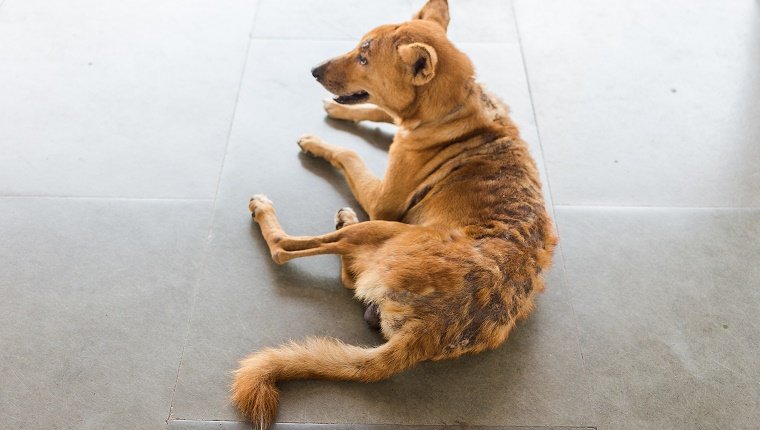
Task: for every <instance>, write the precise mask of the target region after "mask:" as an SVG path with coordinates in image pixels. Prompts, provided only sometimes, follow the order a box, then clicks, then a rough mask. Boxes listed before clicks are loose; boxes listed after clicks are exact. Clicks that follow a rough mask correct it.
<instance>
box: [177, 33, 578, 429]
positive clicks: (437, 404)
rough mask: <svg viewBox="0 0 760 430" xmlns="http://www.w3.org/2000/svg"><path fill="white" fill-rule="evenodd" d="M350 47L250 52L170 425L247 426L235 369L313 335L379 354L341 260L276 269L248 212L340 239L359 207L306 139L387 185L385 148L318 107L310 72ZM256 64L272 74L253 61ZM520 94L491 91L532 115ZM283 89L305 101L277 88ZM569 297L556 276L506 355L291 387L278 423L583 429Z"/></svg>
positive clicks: (273, 47) (502, 82)
mask: <svg viewBox="0 0 760 430" xmlns="http://www.w3.org/2000/svg"><path fill="white" fill-rule="evenodd" d="M348 46H349V45H348V44H347V43H344V42H319V43H315V42H303V41H264V40H255V41H254V42H253V44H252V46H251V50H250V58H249V64H250V65H251V67H250V68H249V71H248V73H247V74H246V76H245V80H244V82H243V85H242V90H241V91H242V94H241V98H240V101H239V105H238V108H237V118H236V122H235V128H234V129H233V131H232V139H231V141H230V146H229V150H228V154H227V160H226V163H225V170H224V174H223V176H222V182H221V187H220V191H219V200H218V208H217V215H216V223H215V225H214V240H213V242H212V243H211V246H210V250H209V257H208V258H209V264H208V271H207V273H206V274H205V276H204V277H203V278H202V281H201V283H200V285H201V288H200V290H199V295H198V300H197V305H196V309H195V314H194V317H193V321H192V323H191V326H190V337H189V341H188V345H187V348H186V350H185V357H184V360H183V365H182V369H181V371H180V377H179V382H178V385H177V394H176V397H175V402H174V409H173V413H172V418H177V419H193V420H211V419H219V418H222V419H228V420H234V419H240V417H239V415H238V414H237V413H236V411H235V410H234V409H233V408H232V407H231V406H230V405H229V404H228V384H229V372H230V371H232V370H234V368H235V365H236V362H237V360H239V359H240V358H242V357H243V356H245V355H246V354H248V353H250V352H251V351H253V350H255V349H257V348H260V347H263V346H270V345H277V344H280V343H282V342H285V341H287V340H288V339H291V338H292V339H299V338H303V337H305V336H309V335H320V336H333V337H337V338H340V339H342V340H344V341H346V342H348V343H352V344H373V343H377V342H379V341H380V339H379V337H378V336H377V335H376V334H375V333H373V332H372V331H370V330H369V329H368V328H367V327H366V324H365V323H364V321H363V319H362V312H361V308H360V305H359V304H358V303H357V302H355V301H353V300H352V299H351V294H350V293H349V292H348V291H346V290H344V289H343V287H341V286H340V283H339V277H338V276H339V266H338V260H337V258H335V257H329V256H328V257H319V258H311V259H305V260H298V261H293V262H291V263H288V264H287V265H286V266H283V267H277V266H276V265H274V264H273V263H272V262H271V260H270V259H269V252H268V250H267V248H266V246H265V245H264V242H263V241H262V240H261V238H260V233H259V229H258V227H257V226H256V225H255V224H253V223H252V221H251V220H250V215H249V214H248V212H247V201H248V197H249V196H250V195H251V194H253V193H258V192H266V193H267V194H268V195H269V197H270V198H272V199H273V200H274V202H275V205H276V207H277V210H278V214H279V216H280V219H281V222H282V224H283V226H284V228H286V229H287V230H289V231H290V232H292V233H293V234H320V233H325V232H328V231H329V230H331V229H332V228H333V222H332V219H333V215H334V214H335V211H336V210H337V209H339V208H341V207H343V206H346V205H347V204H349V205H352V206H354V207H357V205H356V203H354V202H353V200H352V199H351V198H350V197H349V196H348V190H347V187H346V186H345V185H344V184H343V180H342V179H341V178H339V176H338V174H336V173H335V172H334V171H333V169H332V168H331V167H329V166H328V165H326V164H325V163H324V162H322V161H320V160H314V159H311V158H308V157H303V156H300V155H299V153H298V152H299V151H298V147H297V146H296V144H295V137H296V136H297V135H298V134H300V133H302V132H312V133H316V134H318V135H320V136H322V137H324V138H325V139H326V140H328V141H331V142H333V143H336V144H340V145H343V146H348V147H352V148H355V149H356V150H357V151H359V152H360V153H361V154H363V155H365V156H366V158H367V160H368V162H369V163H370V165H371V167H372V168H373V170H375V171H377V172H378V173H381V172H382V170H383V166H384V163H385V151H384V150H382V149H381V148H378V146H381V145H379V144H380V143H382V139H380V138H379V137H378V136H379V135H378V134H377V133H378V132H377V131H372V128H371V127H372V126H371V125H370V126H359V127H358V128H357V127H354V126H347V125H345V124H343V125H340V124H336V123H335V122H333V121H326V120H325V118H324V113H323V112H322V110H321V103H320V99H321V98H322V97H324V96H325V95H326V93H325V92H324V90H322V89H321V88H320V87H319V86H318V85H316V84H315V83H314V82H313V78H312V77H311V76H310V75H309V73H308V70H309V66H310V65H312V64H317V63H318V62H319V61H321V60H322V59H324V58H327V57H329V56H331V55H336V54H337V53H339V52H341V51H342V50H344V49H347V48H348ZM474 48H475V49H473V56H474V60H475V61H476V63H479V64H482V65H483V67H484V68H486V69H489V70H493V69H497V67H498V66H499V65H500V63H502V62H503V61H504V60H503V59H499V60H494V59H496V58H499V56H498V54H499V53H500V52H510V51H506V50H504V49H503V48H504V47H503V46H501V45H495V46H475V47H474ZM256 58H268V59H269V61H267V62H256V61H254V59H256ZM515 61H519V56H518V57H516V58H515ZM502 70H504V69H502ZM492 75H494V76H493V77H496V76H495V75H496V74H495V73H493V72H492ZM512 76H514V75H512ZM520 79H522V78H520ZM514 81H515V79H514V78H510V75H507V76H506V77H505V76H504V75H502V77H501V78H500V79H498V78H497V79H495V80H494V81H492V82H493V84H494V85H492V88H493V89H494V90H496V91H498V92H500V93H502V94H503V93H505V92H510V91H512V92H514V94H515V95H516V96H517V97H515V98H516V99H517V100H522V101H523V102H524V103H525V104H528V100H527V93H526V92H524V89H523V92H520V91H519V90H518V88H519V86H518V84H519V83H520V82H521V81H519V80H517V84H516V83H515V82H514ZM283 82H284V83H288V84H289V86H292V87H294V88H297V89H298V91H295V90H291V89H290V88H289V87H288V86H284V85H282V84H279V83H283ZM521 97H522V98H521ZM262 100H267V102H266V103H262V102H261V101H262ZM271 112H286V114H284V115H282V116H276V115H271ZM294 118H297V121H296V123H297V127H298V129H296V130H294V128H295V126H294ZM264 124H266V128H265V126H264ZM336 125H340V127H334V126H336ZM338 128H342V129H344V130H341V129H338ZM528 129H529V128H528ZM346 131H352V132H348V133H347V132H346ZM356 134H359V136H357V135H356ZM362 137H363V138H362ZM366 139H368V140H369V142H367V141H365V140H366ZM268 166H277V169H276V170H271V169H270V168H268ZM283 178H287V180H283ZM563 293H564V289H563V286H562V276H561V269H558V271H557V272H553V274H552V278H551V280H550V282H549V291H548V293H547V294H546V295H544V296H543V297H542V298H541V302H540V306H539V311H538V312H537V313H536V315H535V317H534V318H532V319H531V320H530V321H529V322H528V323H527V324H525V325H524V326H521V327H519V328H518V330H517V331H516V332H515V334H514V336H513V338H512V339H511V341H510V343H509V346H507V347H505V348H502V349H499V350H498V351H496V352H493V353H489V354H483V355H481V356H478V357H469V358H466V359H462V360H458V361H456V362H448V363H435V364H426V365H422V366H420V367H419V368H417V369H414V370H412V371H410V372H407V373H405V374H404V375H400V376H398V377H396V378H393V379H391V380H390V381H387V382H383V383H378V384H371V385H365V384H348V383H337V382H324V381H312V382H294V383H288V384H283V386H282V389H283V393H282V403H281V406H280V414H279V416H278V418H277V420H278V421H282V422H316V423H386V424H393V423H404V424H428V425H431V424H440V423H448V424H456V423H460V422H461V423H469V424H481V425H527V424H532V425H583V424H588V423H589V422H591V418H590V414H589V411H590V408H589V407H588V404H587V394H588V387H587V386H586V384H585V380H584V379H583V378H577V375H582V374H583V368H582V363H581V359H580V354H579V352H578V344H577V338H576V335H575V327H574V323H573V319H572V312H571V309H570V308H569V306H568V305H567V303H566V300H565V297H564V295H563ZM221 310H223V311H221Z"/></svg>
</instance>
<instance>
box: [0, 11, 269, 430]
mask: <svg viewBox="0 0 760 430" xmlns="http://www.w3.org/2000/svg"><path fill="white" fill-rule="evenodd" d="M3 1H4V0H3ZM260 9H261V0H258V1H256V6H255V9H254V11H253V17H252V18H251V24H250V25H249V30H248V35H247V37H246V39H248V42H247V44H246V47H245V53H244V57H243V67H242V68H241V71H240V79H239V80H238V89H237V94H236V95H235V102H234V107H233V108H232V115H231V117H230V125H229V128H228V129H227V139H226V140H227V141H226V142H225V145H224V155H223V156H222V163H221V165H220V166H219V174H218V175H217V180H216V190H215V191H214V199H213V204H212V205H211V214H210V219H209V225H208V229H207V233H206V241H205V243H204V246H203V258H202V260H201V264H200V265H199V268H198V271H197V272H196V279H195V282H194V284H195V285H194V286H193V293H192V299H191V302H190V311H189V312H188V316H187V322H186V324H185V339H184V341H183V342H182V350H181V351H180V356H179V363H178V364H177V374H176V377H175V379H174V385H173V386H172V395H171V400H170V401H169V413H168V414H167V416H166V421H165V422H166V427H165V428H166V429H168V428H169V422H170V421H172V413H173V412H174V400H175V396H176V394H177V384H178V383H179V374H180V371H181V370H182V362H183V361H184V358H185V348H186V347H187V343H188V341H189V340H190V324H192V321H193V316H194V314H195V306H196V302H197V298H198V292H199V291H200V284H201V278H202V277H203V273H204V272H205V271H206V268H207V267H208V260H209V255H208V254H209V248H210V245H211V241H212V240H213V229H214V221H215V219H216V210H217V207H218V204H219V189H220V188H221V183H222V174H223V172H224V165H225V162H226V161H227V153H228V151H229V147H230V140H231V138H232V129H233V126H234V124H235V117H236V115H237V108H238V104H239V102H240V94H241V92H242V89H243V80H244V79H245V72H246V70H247V68H248V57H249V55H250V51H251V44H252V41H253V39H252V38H251V35H252V34H253V29H254V27H255V25H256V18H257V17H258V14H259V10H260Z"/></svg>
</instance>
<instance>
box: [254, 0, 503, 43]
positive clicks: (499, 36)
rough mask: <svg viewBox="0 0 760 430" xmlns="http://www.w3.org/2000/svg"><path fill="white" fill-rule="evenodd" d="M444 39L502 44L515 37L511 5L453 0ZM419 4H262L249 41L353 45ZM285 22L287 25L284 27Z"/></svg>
mask: <svg viewBox="0 0 760 430" xmlns="http://www.w3.org/2000/svg"><path fill="white" fill-rule="evenodd" d="M450 3H451V6H450V12H451V22H450V24H449V35H450V36H451V39H452V40H454V41H455V42H489V43H490V42H506V41H509V40H513V39H514V36H515V31H514V20H513V19H512V10H511V5H510V2H508V1H502V0H478V1H477V2H475V1H469V2H465V1H452V2H450ZM422 4H424V2H423V1H416V0H414V1H412V0H391V1H363V0H340V1H337V0H333V1H322V0H290V1H287V2H284V1H277V0H264V1H262V2H261V7H260V9H259V12H258V14H257V16H256V25H255V28H254V31H253V35H254V37H257V38H265V39H305V40H315V39H318V40H319V39H322V40H323V39H329V40H348V41H350V42H351V43H358V42H359V38H360V37H361V36H362V35H364V34H365V33H367V32H368V31H369V30H371V29H372V28H374V27H377V26H379V25H383V24H390V23H399V22H403V21H407V20H408V19H409V18H411V16H412V15H413V14H414V13H415V12H417V11H418V10H419V9H420V7H421V6H422ZM283 23H288V25H283Z"/></svg>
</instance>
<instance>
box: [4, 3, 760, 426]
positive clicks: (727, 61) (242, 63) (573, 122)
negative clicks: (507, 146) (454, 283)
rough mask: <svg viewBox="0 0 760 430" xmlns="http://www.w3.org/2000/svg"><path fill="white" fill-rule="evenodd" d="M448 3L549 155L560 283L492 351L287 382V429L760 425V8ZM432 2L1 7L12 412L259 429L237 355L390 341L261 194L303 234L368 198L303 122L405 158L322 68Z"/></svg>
mask: <svg viewBox="0 0 760 430" xmlns="http://www.w3.org/2000/svg"><path fill="white" fill-rule="evenodd" d="M450 2H451V10H452V24H451V28H450V36H451V38H452V39H453V40H454V41H455V42H457V44H458V45H459V46H460V47H461V48H462V49H463V50H465V51H466V52H468V53H469V54H470V55H471V57H472V59H473V61H474V62H475V64H476V66H477V68H478V71H479V75H480V77H481V79H482V80H483V81H484V82H486V83H488V84H489V86H490V87H491V88H492V89H493V90H494V91H495V92H497V93H499V94H500V95H501V96H502V97H503V98H504V99H505V100H507V101H508V102H509V103H510V105H511V106H512V109H513V113H514V117H515V118H516V120H517V122H518V123H519V124H520V125H521V127H522V131H523V135H524V137H525V138H526V140H527V141H528V142H529V143H530V145H531V147H532V148H533V153H534V156H535V157H536V158H537V160H538V161H539V164H540V166H541V167H542V174H543V177H544V180H545V183H546V185H547V187H546V192H547V197H548V198H549V201H550V202H552V203H553V204H552V209H553V212H554V214H555V217H556V222H557V225H558V229H559V233H560V238H561V246H560V248H559V250H558V252H557V255H556V257H555V266H554V268H553V270H552V271H551V273H550V274H549V275H548V289H547V292H546V293H545V294H544V295H543V296H542V297H541V299H540V302H539V307H538V310H537V312H536V313H535V314H534V315H533V316H532V318H531V319H530V320H529V321H527V322H526V323H525V324H522V325H521V326H520V327H519V328H518V330H517V331H515V332H514V335H513V336H512V337H511V338H510V340H509V341H508V342H507V344H505V345H504V346H503V347H502V348H500V349H498V350H497V351H493V352H489V353H486V354H482V355H479V356H473V357H466V358H464V359H461V360H458V361H452V362H444V363H432V364H424V365H421V366H419V367H418V368H416V369H413V370H411V371H409V372H406V373H404V374H401V375H398V376H396V377H394V378H392V379H390V380H388V381H385V382H382V383H378V384H372V385H362V384H349V383H337V382H310V381H304V382H293V383H288V384H283V386H282V404H281V409H280V413H279V416H278V421H279V422H281V423H285V424H279V425H278V428H280V429H283V430H287V429H295V428H299V426H297V425H295V424H297V423H311V424H328V425H326V426H325V425H321V426H320V425H314V426H312V427H309V428H315V429H327V428H339V429H349V428H357V425H360V424H374V425H377V426H376V427H369V428H375V429H381V430H385V429H391V428H396V427H399V426H400V425H407V426H409V427H408V428H409V429H419V428H442V426H445V425H452V426H454V427H461V426H462V425H465V424H466V425H472V426H479V427H474V428H483V429H485V428H515V427H519V428H581V427H583V428H585V427H595V428H599V429H717V428H724V429H743V428H748V429H749V428H758V424H757V423H758V422H760V361H759V360H757V358H756V357H757V356H758V354H760V335H759V334H758V333H760V313H758V311H757V310H758V308H760V103H759V102H758V100H760V2H759V1H757V0H722V1H716V0H689V1H687V0H677V1H670V2H662V1H654V0H643V1H637V2H630V1H626V0H584V1H567V0H514V1H513V2H509V1H498V0H480V1H466V0H451V1H450ZM420 3H421V0H420V1H417V0H415V1H412V0H385V1H382V2H380V1H360V0H319V1H316V0H290V1H288V2H284V1H278V0H259V1H255V0H214V1H211V0H193V1H184V0H183V1H180V0H162V1H160V2H159V1H148V0H133V1H130V2H113V1H111V2H104V1H102V0H71V1H67V2H56V1H52V0H4V1H3V0H0V118H2V119H0V240H1V241H2V246H0V264H2V270H0V299H2V300H0V428H13V429H41V428H60V429H71V428H82V429H101V428H106V429H111V428H113V429H117V428H118V429H121V428H130V429H154V428H170V429H177V430H179V429H206V428H223V429H237V428H247V426H246V425H245V424H241V423H237V421H240V419H241V418H240V416H238V415H237V414H236V412H235V411H234V409H233V408H231V407H230V405H229V404H228V402H227V397H226V396H227V384H228V382H229V377H230V375H229V372H230V371H231V370H232V369H233V368H234V367H235V364H236V360H237V359H238V358H240V357H242V356H243V355H245V354H246V353H248V352H250V351H252V350H254V349H256V348H259V347H262V346H265V345H275V344H279V343H281V342H283V341H285V340H287V339H290V338H300V337H303V336H307V335H329V336H335V337H338V338H340V339H343V340H345V341H346V342H350V343H362V344H373V343H377V342H380V339H379V338H378V336H377V335H376V334H375V333H373V332H372V331H371V330H369V329H368V328H367V327H366V326H365V325H364V323H363V320H362V318H361V313H360V312H361V309H360V307H359V305H358V304H357V303H356V302H354V301H353V300H352V299H351V297H350V294H349V293H348V292H347V291H345V290H344V289H343V288H342V287H341V286H340V285H339V282H338V263H337V261H336V260H335V259H334V258H330V257H318V258H313V259H307V260H301V261H295V262H292V263H289V264H288V265H286V266H283V267H277V266H275V265H273V264H272V263H271V262H270V261H269V259H268V255H267V252H266V249H265V246H264V244H263V242H262V241H261V240H260V238H259V233H258V228H257V227H256V226H255V225H253V224H252V223H251V221H250V218H249V215H248V212H247V208H246V203H247V198H248V197H249V196H250V195H251V194H253V193H256V192H266V193H267V194H268V195H269V196H270V197H271V198H272V199H273V200H274V201H275V203H276V204H277V205H278V211H279V214H280V215H281V218H282V222H283V224H284V225H285V227H286V228H287V229H289V230H290V231H292V232H293V233H303V234H314V233H321V232H326V231H328V230H330V228H331V224H332V216H333V214H334V212H335V210H336V209H338V208H340V207H343V206H346V205H351V206H354V207H356V203H355V202H354V200H353V199H352V197H351V196H350V193H349V191H348V189H347V187H346V186H345V185H344V184H343V182H342V180H341V179H340V178H339V177H338V175H336V174H335V173H334V172H333V171H332V170H331V169H330V168H328V167H327V166H325V165H324V164H323V163H320V162H319V161H317V160H312V159H308V158H304V157H301V156H299V154H298V151H297V147H296V145H295V139H296V137H297V136H298V135H300V134H302V133H306V132H309V133H315V134H318V135H320V136H322V137H324V138H325V139H326V140H328V141H331V142H333V143H335V144H339V145H344V146H347V147H351V148H353V149H355V150H357V151H358V152H360V153H361V154H362V155H363V156H364V157H365V158H366V159H367V161H368V164H369V165H370V167H371V168H372V169H373V170H375V171H376V172H377V173H378V174H381V173H382V171H383V169H384V166H385V150H386V148H387V145H388V142H389V141H390V137H391V134H392V132H393V128H392V127H389V126H377V125H375V124H371V123H370V124H362V125H358V126H355V125H351V124H345V123H340V122H335V121H331V120H327V119H325V117H324V114H323V112H322V110H321V103H320V100H321V99H322V98H323V97H325V96H327V94H326V93H325V92H324V90H322V89H321V88H320V87H319V86H318V85H317V84H315V83H314V82H313V79H312V78H311V77H310V75H309V73H308V72H309V68H310V67H311V66H312V65H314V64H316V63H318V62H319V61H321V60H323V59H325V58H327V57H330V56H332V55H335V54H336V53H339V52H341V51H342V50H344V49H346V48H347V47H348V46H351V45H352V44H353V43H355V42H356V41H357V40H358V38H359V37H360V36H361V34H362V33H363V32H365V31H366V30H368V29H370V28H371V27H373V26H375V25H377V24H381V23H386V22H394V21H400V20H404V19H406V18H407V17H408V16H409V15H410V14H411V12H413V11H414V10H415V9H416V8H418V7H419V5H420ZM288 423H290V424H288ZM329 424H334V425H332V426H331V425H329ZM420 426H422V427H420ZM303 428H306V427H303Z"/></svg>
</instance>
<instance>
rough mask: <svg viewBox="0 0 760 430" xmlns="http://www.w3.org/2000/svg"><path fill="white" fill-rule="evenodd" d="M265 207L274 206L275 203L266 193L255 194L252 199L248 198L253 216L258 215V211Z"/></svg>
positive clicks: (249, 208)
mask: <svg viewBox="0 0 760 430" xmlns="http://www.w3.org/2000/svg"><path fill="white" fill-rule="evenodd" d="M265 207H273V203H272V201H271V200H269V198H268V197H267V196H266V195H264V194H254V195H253V197H251V199H250V200H248V210H249V211H251V216H252V217H254V218H255V217H256V211H257V210H260V209H263V208H265Z"/></svg>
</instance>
